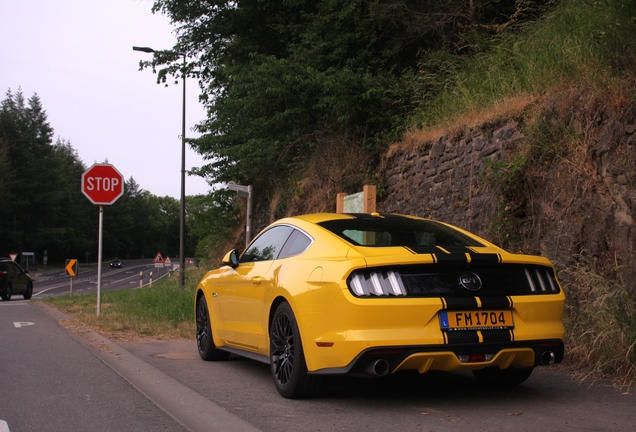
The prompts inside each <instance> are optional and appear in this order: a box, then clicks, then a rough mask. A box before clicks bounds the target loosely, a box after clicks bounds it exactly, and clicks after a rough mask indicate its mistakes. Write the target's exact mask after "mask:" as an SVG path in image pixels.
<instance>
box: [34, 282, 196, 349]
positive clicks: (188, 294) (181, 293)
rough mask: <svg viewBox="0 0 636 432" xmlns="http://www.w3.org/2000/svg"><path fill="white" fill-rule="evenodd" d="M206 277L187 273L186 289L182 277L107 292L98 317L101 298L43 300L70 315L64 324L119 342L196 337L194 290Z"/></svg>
mask: <svg viewBox="0 0 636 432" xmlns="http://www.w3.org/2000/svg"><path fill="white" fill-rule="evenodd" d="M201 276H202V274H201V273H200V272H199V271H198V270H193V271H188V272H186V278H185V286H184V288H183V289H182V288H180V287H179V279H178V275H177V274H175V275H173V276H171V277H169V278H163V279H160V280H159V281H157V282H155V283H153V284H152V287H144V288H139V289H133V290H118V291H104V292H102V298H101V315H100V317H99V318H98V317H97V311H96V307H97V295H96V294H81V295H74V296H73V297H70V296H62V297H51V298H47V299H44V300H42V301H44V302H46V303H48V304H51V305H53V306H55V307H56V308H58V309H60V310H61V311H63V312H65V313H66V314H68V315H69V316H70V317H71V318H70V320H68V321H66V322H63V323H62V324H63V325H64V326H65V327H67V328H69V329H70V330H71V331H76V332H80V333H81V331H82V327H89V328H91V329H93V330H95V331H97V332H98V333H100V334H102V335H104V336H106V337H108V338H110V339H112V340H115V341H140V340H170V339H193V338H194V331H195V330H194V329H195V324H194V291H195V288H196V284H197V283H198V281H199V279H200V277H201Z"/></svg>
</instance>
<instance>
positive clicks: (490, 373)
mask: <svg viewBox="0 0 636 432" xmlns="http://www.w3.org/2000/svg"><path fill="white" fill-rule="evenodd" d="M533 370H534V368H531V367H530V368H508V369H499V368H498V367H489V368H485V369H478V370H474V371H473V375H475V378H477V379H478V380H479V382H481V383H483V384H488V385H495V386H514V385H519V384H521V383H523V382H524V381H526V380H527V379H528V378H530V375H531V374H532V371H533Z"/></svg>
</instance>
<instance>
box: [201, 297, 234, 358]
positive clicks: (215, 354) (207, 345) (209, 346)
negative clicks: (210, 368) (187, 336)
mask: <svg viewBox="0 0 636 432" xmlns="http://www.w3.org/2000/svg"><path fill="white" fill-rule="evenodd" d="M196 323H197V332H196V336H197V349H198V351H199V356H200V357H201V358H202V359H203V360H205V361H219V360H226V359H227V358H228V357H230V353H229V352H227V351H222V350H220V349H218V348H217V347H216V345H214V338H213V337H212V326H211V324H210V314H209V312H208V303H207V302H206V301H205V295H202V296H201V297H200V298H199V301H198V302H197V317H196Z"/></svg>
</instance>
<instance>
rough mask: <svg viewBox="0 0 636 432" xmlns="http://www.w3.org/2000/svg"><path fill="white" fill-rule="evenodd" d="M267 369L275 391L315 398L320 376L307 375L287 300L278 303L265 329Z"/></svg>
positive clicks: (291, 397) (303, 356) (284, 395)
mask: <svg viewBox="0 0 636 432" xmlns="http://www.w3.org/2000/svg"><path fill="white" fill-rule="evenodd" d="M269 340H270V348H269V353H270V354H269V358H270V369H271V371H272V377H273V378H274V384H275V385H276V390H278V392H279V393H280V395H281V396H283V397H285V398H288V399H303V398H310V397H316V396H318V395H319V394H320V392H321V390H322V381H323V379H322V378H323V377H320V376H316V375H309V374H308V372H307V363H306V362H305V354H304V351H303V346H302V342H301V340H300V332H299V331H298V324H297V323H296V318H295V317H294V313H293V312H292V309H291V306H289V304H288V303H281V304H280V305H279V306H278V308H277V309H276V312H275V313H274V319H273V320H272V325H271V328H270V331H269Z"/></svg>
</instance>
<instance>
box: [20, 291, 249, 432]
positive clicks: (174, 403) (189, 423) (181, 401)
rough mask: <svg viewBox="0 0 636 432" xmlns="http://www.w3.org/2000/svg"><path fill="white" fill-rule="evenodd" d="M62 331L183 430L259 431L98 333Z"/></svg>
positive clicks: (52, 311) (51, 312)
mask: <svg viewBox="0 0 636 432" xmlns="http://www.w3.org/2000/svg"><path fill="white" fill-rule="evenodd" d="M32 304H33V305H35V306H36V307H37V308H39V309H40V310H42V311H43V312H45V314H46V315H48V316H49V317H50V318H51V319H53V320H54V321H55V322H56V323H58V321H60V320H68V319H69V316H68V315H66V314H64V313H63V312H61V311H59V310H58V309H56V308H54V307H52V306H50V305H48V304H45V303H42V302H33V303H32ZM58 325H59V324H58ZM65 330H66V331H67V332H68V333H69V334H70V335H71V336H72V337H73V338H75V339H76V340H77V341H78V342H79V343H81V344H82V345H84V346H85V347H86V348H87V349H88V350H90V351H91V352H92V353H93V354H95V356H97V357H98V358H99V359H100V360H102V361H103V362H104V363H105V364H106V365H108V366H109V367H110V368H111V369H113V370H114V371H115V372H117V373H118V374H119V375H120V376H121V377H122V378H124V379H125V380H126V381H128V382H129V383H130V384H131V385H132V386H133V387H135V388H136V389H137V390H138V391H139V392H140V393H142V394H143V395H144V396H146V397H147V398H148V399H149V400H151V401H152V402H153V403H154V404H155V405H157V406H158V407H159V408H161V409H162V410H163V411H164V412H165V413H166V414H168V415H169V416H170V417H172V418H173V419H174V420H175V421H176V422H178V423H179V424H180V425H182V426H183V427H185V428H186V429H188V430H190V431H212V432H216V431H219V432H221V431H232V432H234V431H237V432H239V431H241V432H242V431H245V432H255V431H258V429H257V428H255V427H254V426H252V425H251V424H249V423H248V422H246V421H244V420H242V419H241V418H239V417H237V416H235V415H234V414H232V413H229V412H228V411H226V410H225V409H223V408H221V407H220V406H218V405H217V404H215V403H213V402H211V401H210V400H208V399H206V398H205V397H203V396H201V395H200V394H199V393H197V392H195V391H194V390H192V389H191V388H189V387H188V386H186V385H184V384H182V383H180V382H179V381H177V380H175V379H174V378H172V377H170V376H168V375H167V374H165V373H164V372H162V371H160V370H159V369H157V368H156V367H154V366H152V365H150V364H148V363H146V362H145V361H143V360H141V359H140V358H138V357H136V356H134V355H133V354H131V353H130V352H129V351H127V350H125V349H124V348H123V347H121V346H119V345H117V344H116V343H114V342H112V341H110V340H109V339H106V338H105V337H103V336H101V335H100V334H99V333H97V332H95V331H93V330H91V329H88V328H83V329H82V331H81V334H77V333H74V332H71V331H68V329H65Z"/></svg>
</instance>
